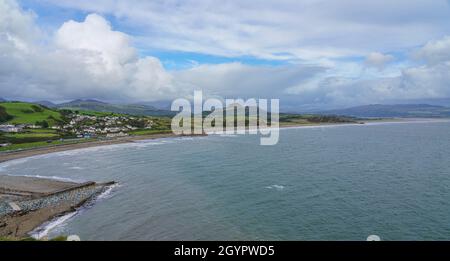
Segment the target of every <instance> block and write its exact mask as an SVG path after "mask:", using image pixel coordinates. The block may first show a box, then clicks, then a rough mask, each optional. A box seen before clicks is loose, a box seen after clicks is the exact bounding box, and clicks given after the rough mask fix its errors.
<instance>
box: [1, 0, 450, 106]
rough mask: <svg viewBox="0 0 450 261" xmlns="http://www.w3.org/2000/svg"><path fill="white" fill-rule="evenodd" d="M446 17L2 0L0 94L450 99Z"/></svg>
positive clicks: (415, 11) (430, 6)
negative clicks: (200, 93)
mask: <svg viewBox="0 0 450 261" xmlns="http://www.w3.org/2000/svg"><path fill="white" fill-rule="evenodd" d="M448 17H450V4H449V1H446V0H436V1H426V0H408V1H407V0H398V1H387V0H380V1H357V0H342V1H324V0H304V1H294V0H279V1H269V0H267V1H257V0H248V1H226V2H223V1H219V0H198V1H180V0H166V1H163V0H159V1H135V0H131V1H115V0H99V1H84V0H80V1H68V0H58V1H57V0H41V1H32V0H0V41H1V42H0V43H1V44H0V51H2V53H4V54H5V55H3V56H0V90H1V91H2V94H1V95H0V96H3V97H6V98H15V99H27V100H30V99H47V100H54V101H60V100H69V99H75V98H97V99H103V100H108V101H120V102H135V101H151V100H167V99H174V98H178V97H188V96H189V95H192V93H193V90H203V91H204V92H205V93H206V95H209V96H222V97H225V96H226V97H230V96H233V97H243V98H249V97H267V98H280V99H281V104H282V106H283V105H284V106H286V107H287V108H288V107H289V108H294V109H298V110H302V109H303V110H308V109H315V108H319V109H321V108H323V109H328V108H336V107H345V106H352V105H359V104H367V103H389V102H390V101H398V100H404V101H408V100H420V99H440V98H448V97H450V87H449V85H448V82H450V81H449V80H450V73H449V72H450V68H449V67H450V55H449V53H450V19H448ZM12 86H14V87H12Z"/></svg>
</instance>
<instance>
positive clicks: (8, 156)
mask: <svg viewBox="0 0 450 261" xmlns="http://www.w3.org/2000/svg"><path fill="white" fill-rule="evenodd" d="M427 122H450V119H436V118H393V119H381V120H365V121H361V122H360V123H321V124H300V125H295V124H293V125H283V126H280V127H279V128H280V129H292V128H299V129H300V128H315V127H330V126H359V125H361V126H368V125H378V124H389V123H391V124H400V123H427ZM269 128H270V127H269ZM225 134H226V132H225ZM219 135H220V134H219ZM195 136H208V134H191V135H176V134H174V133H172V132H168V133H160V134H149V135H136V136H128V137H121V138H116V139H111V140H96V141H88V142H80V143H71V144H60V145H53V146H47V147H38V148H31V149H24V150H16V151H5V152H0V163H4V162H7V161H11V160H16V159H22V158H28V157H33V156H39V155H45V154H50V153H55V152H63V151H70V150H77V149H85V148H91V147H100V146H108V145H117V144H126V143H132V142H136V141H142V140H154V139H164V138H175V137H195Z"/></svg>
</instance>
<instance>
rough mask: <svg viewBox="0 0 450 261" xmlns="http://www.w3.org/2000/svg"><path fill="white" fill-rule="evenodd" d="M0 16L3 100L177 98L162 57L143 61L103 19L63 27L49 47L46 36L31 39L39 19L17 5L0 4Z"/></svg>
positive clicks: (5, 1)
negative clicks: (43, 43)
mask: <svg viewBox="0 0 450 261" xmlns="http://www.w3.org/2000/svg"><path fill="white" fill-rule="evenodd" d="M9 14H12V15H9ZM0 17H1V19H2V23H1V24H0V30H1V31H0V36H1V39H2V41H1V42H0V53H2V55H1V56H0V89H1V96H4V97H18V98H34V99H54V100H55V99H67V98H88V97H91V98H100V99H110V100H129V101H130V100H153V99H164V98H169V97H172V96H173V95H174V93H178V92H176V91H175V90H174V89H173V79H172V76H171V75H170V74H169V73H168V72H167V71H165V70H164V68H163V67H162V65H161V63H160V61H159V60H158V59H157V58H154V57H145V58H138V57H137V55H136V50H135V48H134V47H133V46H132V45H131V43H130V39H129V36H128V35H126V34H124V33H121V32H117V31H114V30H113V29H112V28H111V26H110V24H109V23H108V22H107V21H106V20H105V19H104V18H103V17H101V16H99V15H96V14H91V15H88V16H87V17H86V19H85V21H83V22H75V21H68V22H66V23H64V24H63V25H62V26H61V27H60V28H59V29H58V30H57V32H56V33H55V36H54V39H50V41H49V42H50V44H48V45H46V46H41V45H40V44H39V42H40V41H41V40H43V39H42V37H43V36H42V35H39V34H37V33H36V34H35V35H34V37H30V34H29V32H38V30H37V29H36V28H37V27H36V26H35V23H34V16H33V14H32V13H29V12H24V11H22V10H21V9H20V7H19V6H18V5H17V4H16V3H15V2H13V1H10V0H0ZM53 42H54V44H53Z"/></svg>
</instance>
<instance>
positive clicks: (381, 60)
mask: <svg viewBox="0 0 450 261" xmlns="http://www.w3.org/2000/svg"><path fill="white" fill-rule="evenodd" d="M393 60H394V57H393V56H392V55H389V54H382V53H379V52H373V53H370V54H369V55H368V56H367V57H366V61H365V64H366V65H367V66H370V67H375V68H377V69H378V70H381V69H383V68H384V67H385V65H386V64H387V63H389V62H391V61H393Z"/></svg>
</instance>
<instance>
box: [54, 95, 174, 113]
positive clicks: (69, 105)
mask: <svg viewBox="0 0 450 261" xmlns="http://www.w3.org/2000/svg"><path fill="white" fill-rule="evenodd" d="M56 107H57V108H59V109H70V110H89V111H98V112H113V113H122V114H130V115H139V116H142V115H145V116H173V115H175V113H174V112H172V111H169V110H161V109H157V108H155V107H153V106H149V105H144V104H111V103H106V102H102V101H98V100H92V99H89V100H80V99H79V100H74V101H71V102H66V103H61V104H57V105H56Z"/></svg>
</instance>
